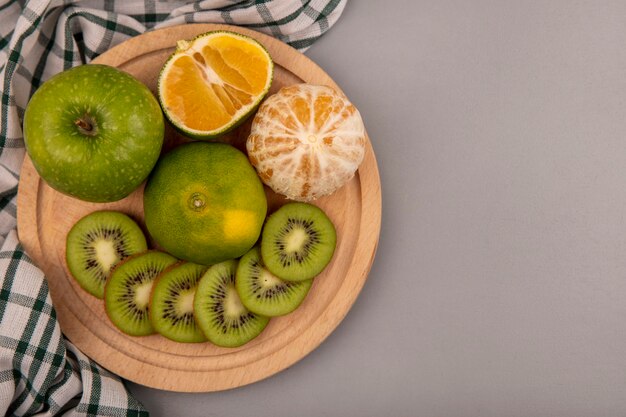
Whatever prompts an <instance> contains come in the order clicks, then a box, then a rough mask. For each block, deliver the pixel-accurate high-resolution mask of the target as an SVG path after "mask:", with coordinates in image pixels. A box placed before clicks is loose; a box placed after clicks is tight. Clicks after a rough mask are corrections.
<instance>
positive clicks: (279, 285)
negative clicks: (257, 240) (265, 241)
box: [235, 247, 313, 317]
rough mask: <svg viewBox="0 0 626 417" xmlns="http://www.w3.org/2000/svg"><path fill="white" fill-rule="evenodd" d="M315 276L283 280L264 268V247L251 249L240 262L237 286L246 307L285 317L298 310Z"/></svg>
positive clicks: (259, 312) (262, 313)
mask: <svg viewBox="0 0 626 417" xmlns="http://www.w3.org/2000/svg"><path fill="white" fill-rule="evenodd" d="M312 284H313V280H312V279H308V280H306V281H301V282H291V281H284V280H282V279H280V278H278V277H277V276H276V275H274V274H272V273H271V272H270V271H268V270H267V268H265V265H264V264H263V260H262V259H261V249H260V248H259V247H254V248H252V249H251V250H250V251H249V252H248V253H246V254H245V255H244V256H243V257H242V258H241V260H240V261H239V266H237V275H236V277H235V287H236V288H237V293H238V294H239V297H240V298H241V302H242V303H243V305H244V306H246V308H247V309H248V310H250V311H252V312H254V313H257V314H261V315H263V316H269V317H275V316H283V315H285V314H288V313H291V312H292V311H293V310H295V309H296V308H297V307H298V306H299V305H300V304H301V303H302V301H303V300H304V297H306V295H307V294H308V292H309V289H310V288H311V285H312Z"/></svg>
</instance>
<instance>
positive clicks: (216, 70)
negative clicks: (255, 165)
mask: <svg viewBox="0 0 626 417" xmlns="http://www.w3.org/2000/svg"><path fill="white" fill-rule="evenodd" d="M273 71H274V65H273V63H272V59H271V57H270V55H269V53H268V52H267V50H266V49H265V48H264V47H263V45H261V44H260V43H259V42H257V41H256V40H254V39H252V38H250V37H248V36H245V35H241V34H239V33H235V32H228V31H214V32H208V33H204V34H202V35H199V36H197V37H196V38H194V39H192V40H191V41H179V42H178V44H177V48H176V51H175V52H174V53H173V54H172V56H171V57H170V58H169V59H168V61H167V62H166V63H165V65H164V66H163V69H162V70H161V73H160V75H159V82H158V96H159V102H160V103H161V107H162V108H163V113H165V116H166V117H167V118H168V119H169V121H170V122H171V123H172V125H174V126H175V127H176V128H177V129H178V130H180V131H182V132H183V133H184V134H186V135H187V136H191V137H194V138H197V139H212V138H215V137H217V136H220V135H222V134H224V133H226V132H228V131H230V130H232V129H233V128H235V127H236V126H238V125H239V124H240V123H241V122H243V121H244V120H245V119H246V118H247V117H248V116H249V115H250V114H252V113H253V112H254V110H255V109H256V107H257V106H258V104H259V103H260V102H261V100H262V99H263V97H265V95H266V94H267V92H268V91H269V88H270V86H271V84H272V77H273Z"/></svg>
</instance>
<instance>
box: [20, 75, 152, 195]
mask: <svg viewBox="0 0 626 417" xmlns="http://www.w3.org/2000/svg"><path fill="white" fill-rule="evenodd" d="M163 135H164V122H163V115H162V113H161V110H160V107H159V104H158V102H157V100H156V99H155V97H154V96H153V95H152V93H151V92H150V90H149V89H148V88H147V87H146V86H145V85H143V84H142V83H141V82H139V81H138V80H136V79H135V78H133V77H132V76H131V75H130V74H127V73H125V72H123V71H120V70H118V69H116V68H113V67H109V66H106V65H96V64H89V65H82V66H79V67H75V68H72V69H70V70H67V71H64V72H61V73H59V74H57V75H55V76H53V77H52V78H50V79H49V80H48V81H46V82H45V83H44V84H43V85H42V86H41V87H40V88H39V89H38V90H37V91H36V92H35V94H34V95H33V97H32V98H31V100H30V101H29V103H28V105H27V107H26V111H25V114H24V142H25V145H26V150H27V152H28V154H29V156H30V158H31V160H32V161H33V165H34V166H35V169H36V170H37V172H38V173H39V175H40V176H41V177H42V178H43V179H44V180H45V181H46V182H47V183H48V185H50V186H51V187H52V188H54V189H56V190H57V191H60V192H62V193H64V194H68V195H70V196H73V197H76V198H79V199H81V200H86V201H92V202H109V201H117V200H120V199H121V198H124V197H126V196H127V195H129V194H130V193H131V192H132V191H134V190H135V189H136V188H137V187H138V186H139V185H140V184H141V183H142V182H143V181H144V180H145V179H146V177H147V176H148V174H149V173H150V171H151V170H152V168H153V167H154V164H155V163H156V161H157V159H158V157H159V154H160V152H161V146H162V144H163Z"/></svg>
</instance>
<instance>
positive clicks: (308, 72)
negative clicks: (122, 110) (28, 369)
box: [18, 24, 381, 392]
mask: <svg viewBox="0 0 626 417" xmlns="http://www.w3.org/2000/svg"><path fill="white" fill-rule="evenodd" d="M218 29H227V30H232V31H236V32H240V33H243V34H246V35H249V36H251V37H254V38H256V39H257V40H259V41H260V42H261V43H262V44H263V45H265V47H266V48H267V49H268V51H269V52H270V54H271V56H272V59H273V60H274V62H275V70H274V71H275V72H274V83H273V85H272V89H271V90H270V94H272V93H274V92H276V91H277V90H278V89H280V88H281V87H283V86H286V85H290V84H294V83H299V82H307V83H313V84H324V85H330V86H333V87H335V88H337V89H339V87H338V86H337V85H336V84H335V83H334V82H333V80H332V79H331V78H330V77H329V76H328V75H327V74H326V73H325V72H324V71H323V70H322V69H321V68H320V67H319V66H317V65H316V64H315V63H314V62H312V61H311V60H310V59H308V58H307V57H305V56H304V55H302V54H300V53H299V52H297V51H296V50H295V49H293V48H291V47H289V46H288V45H286V44H284V43H282V42H280V41H278V40H276V39H274V38H271V37H269V36H266V35H263V34H260V33H257V32H254V31H251V30H247V29H243V28H238V27H232V26H225V25H213V24H190V25H184V26H176V27H171V28H166V29H161V30H156V31H154V32H149V33H146V34H144V35H141V36H137V37H135V38H133V39H130V40H128V41H126V42H124V43H122V44H120V45H118V46H116V47H115V48H112V49H111V50H109V51H108V52H106V53H104V54H103V55H101V56H100V57H98V58H97V59H96V60H94V61H93V62H94V63H100V64H106V65H111V66H115V67H118V68H120V69H122V70H124V71H126V72H128V73H130V74H132V75H134V76H135V77H137V78H138V79H139V80H141V81H142V82H144V83H145V84H146V85H147V86H148V87H149V88H150V89H151V90H152V91H153V93H154V92H155V91H156V81H157V77H158V74H159V71H160V69H161V66H162V65H163V63H164V62H165V60H166V58H167V57H168V56H169V55H170V54H171V53H172V52H173V51H174V46H175V44H176V41H177V40H179V39H190V38H193V37H194V36H196V35H198V34H200V33H203V32H207V31H210V30H218ZM366 123H367V121H366ZM249 130H250V121H248V122H247V123H244V124H243V125H242V126H241V127H240V128H239V129H237V130H236V131H234V132H233V133H231V134H229V135H227V137H225V138H224V141H228V142H230V143H232V144H233V145H234V146H237V147H238V148H240V149H242V150H243V149H244V145H245V139H246V138H247V135H248V133H249ZM186 141H188V139H186V138H183V137H181V136H179V135H178V134H177V133H175V132H174V131H173V130H172V129H171V128H170V127H168V128H167V129H166V143H165V145H164V152H166V151H167V150H169V149H171V148H172V147H174V146H176V145H177V144H179V143H181V142H186ZM142 193H143V186H142V187H140V189H138V190H136V191H135V192H134V193H133V194H131V195H130V196H128V197H127V198H125V199H123V200H120V201H118V202H115V203H106V204H97V203H87V202H84V201H80V200H77V199H74V198H72V197H68V196H66V195H63V194H61V193H59V192H57V191H55V190H53V189H52V188H50V187H48V186H47V184H46V183H45V182H43V181H42V180H41V178H40V177H39V175H38V174H37V172H36V171H35V169H34V167H33V165H32V162H31V161H30V159H29V158H28V156H26V158H25V160H24V165H23V167H22V173H21V178H20V184H19V190H18V233H19V238H20V241H21V242H22V244H23V246H24V247H25V249H26V252H27V253H28V254H29V255H30V256H31V257H32V258H33V260H34V261H35V263H36V264H37V265H38V266H39V267H40V268H41V269H42V270H43V271H44V272H45V274H46V277H47V279H48V283H49V287H50V292H51V296H52V299H53V302H54V305H55V308H56V311H57V315H58V318H59V322H60V325H61V329H62V330H63V332H64V333H65V335H66V336H67V337H68V338H69V339H70V340H71V341H72V342H73V343H74V344H76V345H77V346H78V347H79V348H80V349H81V350H82V351H83V352H85V353H86V354H87V355H88V356H90V357H91V358H93V359H94V360H96V361H97V362H98V363H100V364H101V365H103V366H104V367H105V368H107V369H109V370H111V371H113V372H115V373H117V374H119V375H120V376H122V377H124V378H126V379H129V380H131V381H134V382H137V383H139V384H143V385H146V386H150V387H154V388H159V389H163V390H171V391H182V392H208V391H218V390H224V389H230V388H235V387H238V386H242V385H245V384H249V383H252V382H255V381H258V380H260V379H263V378H266V377H268V376H270V375H272V374H275V373H276V372H279V371H281V370H282V369H285V368H286V367H288V366H290V365H292V364H293V363H295V362H296V361H298V360H300V359H302V358H303V357H304V356H305V355H307V354H308V353H309V352H311V351H312V350H313V349H315V348H316V347H317V346H318V345H319V344H320V343H321V342H322V341H323V340H324V339H325V338H326V337H327V336H328V335H329V334H330V333H331V332H332V331H333V330H334V329H335V328H336V327H337V326H338V325H339V323H340V322H341V320H342V319H343V318H344V317H345V315H346V314H347V312H348V310H349V309H350V307H351V306H352V304H353V303H354V301H355V300H356V298H357V296H358V294H359V292H360V290H361V288H362V287H363V284H364V283H365V281H366V279H367V274H368V272H369V270H370V268H371V265H372V261H373V258H374V254H375V252H376V246H377V243H378V238H379V232H380V222H381V189H380V179H379V174H378V167H377V164H376V159H375V156H374V153H373V151H372V148H371V145H370V143H369V140H368V143H367V150H366V154H365V159H364V161H363V163H362V165H361V167H360V168H359V171H358V172H357V175H356V176H355V177H354V178H353V179H352V180H351V181H350V182H349V183H348V184H347V185H345V186H344V187H342V188H341V189H340V190H338V191H337V192H335V193H334V194H333V195H331V196H328V197H324V198H321V199H319V200H317V201H315V204H316V205H318V206H320V207H321V208H322V209H324V210H325V211H326V212H327V214H328V215H329V217H330V218H331V219H332V221H333V223H334V224H335V226H336V228H337V238H338V240H337V250H336V252H335V255H334V257H333V260H332V262H331V263H330V265H329V266H328V267H327V268H326V269H325V270H324V272H323V273H322V274H321V275H319V276H318V277H317V278H316V279H315V282H314V284H313V287H312V288H311V291H310V292H309V294H308V296H307V298H306V299H305V301H304V302H303V304H302V305H301V306H300V307H299V308H298V309H297V310H296V311H294V312H293V313H291V314H289V315H287V316H283V317H278V318H274V319H272V320H271V321H270V323H269V325H268V326H267V327H266V329H265V330H264V331H263V333H262V334H261V335H260V336H259V337H257V338H256V339H254V340H253V341H251V342H250V343H248V344H246V345H244V346H241V347H239V348H231V349H229V348H220V347H217V346H214V345H212V344H211V343H208V342H206V343H200V344H182V343H176V342H173V341H170V340H167V339H165V338H163V337H161V336H159V335H153V336H147V337H131V336H127V335H125V334H123V333H121V332H120V331H118V330H117V329H116V328H115V327H114V326H113V324H111V322H110V321H109V320H108V318H107V316H106V314H105V311H104V303H103V302H102V300H99V299H96V298H94V297H93V296H91V295H89V294H88V293H86V292H85V291H83V290H82V289H81V288H80V287H79V286H78V285H77V284H76V283H75V282H74V280H73V279H72V278H71V276H70V274H69V272H68V270H67V267H66V263H65V240H66V236H67V233H68V231H69V229H70V228H71V227H72V225H73V224H74V223H75V222H76V221H77V220H78V219H80V218H81V217H83V216H84V215H86V214H88V213H90V212H92V211H96V210H103V209H112V210H119V211H122V212H124V213H127V214H129V215H130V216H131V217H133V218H134V219H135V220H137V221H138V222H139V223H140V224H141V225H142V226H143V202H142ZM267 195H268V202H269V205H270V207H269V211H270V212H271V211H273V210H275V209H276V208H277V207H279V206H280V205H281V204H283V202H284V201H285V200H284V199H283V198H281V197H280V196H277V195H275V194H274V193H272V192H271V191H269V190H267ZM144 231H145V227H144ZM152 246H154V242H152Z"/></svg>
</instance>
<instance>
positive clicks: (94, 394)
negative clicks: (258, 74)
mask: <svg viewBox="0 0 626 417" xmlns="http://www.w3.org/2000/svg"><path fill="white" fill-rule="evenodd" d="M346 1H347V0H296V1H288V0H284V1H283V0H274V1H270V0H257V1H235V0H230V1H229V0H205V1H200V2H195V3H192V2H184V1H170V2H156V1H149V0H146V1H135V0H120V1H119V2H113V1H107V0H86V1H68V0H56V1H49V0H48V1H35V0H30V1H12V0H8V2H7V0H0V82H2V87H0V93H1V95H2V105H1V113H0V414H4V415H11V416H34V415H37V416H53V415H60V414H63V415H68V416H83V415H105V416H147V415H148V412H147V411H146V410H145V409H144V408H143V406H142V405H141V404H140V403H139V402H138V401H137V400H135V399H134V398H133V397H132V396H131V395H130V394H129V393H128V391H127V390H126V388H125V387H124V385H123V383H122V381H121V380H120V379H119V378H118V377H117V376H115V375H113V374H112V373H110V372H108V371H107V370H105V369H103V368H102V367H100V366H99V365H98V364H97V363H95V362H94V361H92V360H91V359H89V358H88V357H86V356H85V355H84V354H83V353H81V352H80V351H79V350H78V349H77V348H76V347H75V346H73V345H72V344H71V343H70V342H68V341H67V340H65V339H64V338H63V335H62V333H61V330H60V329H59V325H58V322H57V321H56V315H55V311H54V308H53V306H52V302H51V300H50V296H49V294H48V286H47V284H46V280H45V279H44V275H43V273H42V272H41V271H40V270H39V269H38V268H37V267H36V266H35V265H34V264H33V263H32V261H31V260H30V259H29V258H28V255H27V254H26V253H24V251H23V249H22V248H21V246H20V243H19V241H18V239H17V233H16V231H15V228H16V211H17V207H16V194H17V184H18V180H19V172H20V167H21V164H22V160H23V157H24V144H23V140H22V123H21V120H22V116H23V114H24V108H25V107H26V104H27V102H28V99H29V98H30V96H31V95H32V94H33V93H34V92H35V90H36V89H37V88H38V87H39V86H40V85H41V84H42V83H43V82H44V81H45V80H47V79H48V78H50V77H51V76H52V75H54V74H56V73H58V72H60V71H62V70H65V69H68V68H71V67H73V66H76V65H80V64H83V63H88V62H90V61H91V60H92V59H93V58H95V57H96V56H98V55H99V54H101V53H103V52H104V51H106V50H107V49H109V48H111V47H112V46H114V45H116V44H118V43H120V42H122V41H124V40H126V39H128V38H130V37H132V36H135V35H138V34H140V33H142V32H145V31H146V30H152V29H157V28H161V27H165V26H173V25H178V24H184V23H192V22H204V23H206V22H213V23H229V24H236V25H240V26H245V27H248V28H252V29H255V30H258V31H261V32H265V33H268V34H271V35H274V36H276V37H277V38H279V39H281V40H283V41H285V42H287V43H289V44H290V45H292V46H293V47H295V48H298V49H300V50H304V49H306V48H307V47H308V46H310V45H311V44H312V43H313V42H314V41H315V40H316V39H317V38H319V36H321V34H322V33H324V32H325V31H326V30H328V28H329V27H330V26H332V25H333V23H334V22H335V21H336V20H337V19H338V18H339V16H340V15H341V12H342V11H343V8H344V7H345V3H346Z"/></svg>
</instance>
